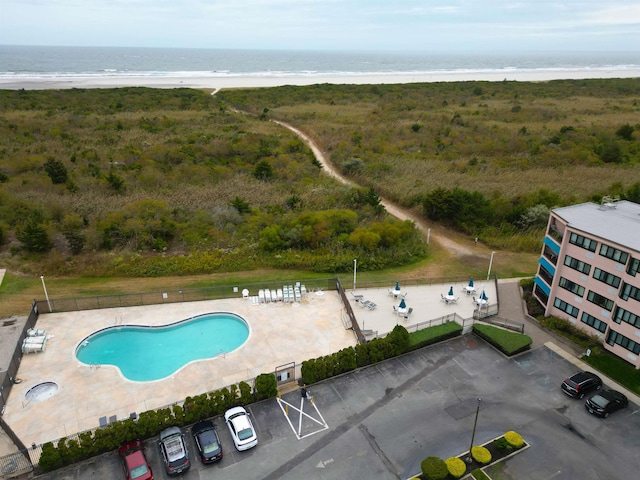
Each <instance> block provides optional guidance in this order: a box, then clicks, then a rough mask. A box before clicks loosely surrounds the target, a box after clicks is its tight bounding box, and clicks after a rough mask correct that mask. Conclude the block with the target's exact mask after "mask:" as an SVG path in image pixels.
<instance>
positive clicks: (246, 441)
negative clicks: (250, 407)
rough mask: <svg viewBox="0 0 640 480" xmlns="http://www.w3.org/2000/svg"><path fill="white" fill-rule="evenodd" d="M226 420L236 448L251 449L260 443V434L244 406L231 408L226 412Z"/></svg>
mask: <svg viewBox="0 0 640 480" xmlns="http://www.w3.org/2000/svg"><path fill="white" fill-rule="evenodd" d="M224 421H225V422H226V424H227V427H229V433H230V434H231V439H232V440H233V444H234V445H235V446H236V449H238V450H249V449H250V448H253V447H255V446H256V445H257V444H258V436H257V435H256V431H255V429H254V428H253V424H252V423H251V419H250V418H249V413H247V411H246V410H245V409H244V408H242V407H234V408H230V409H229V410H227V411H226V412H225V413H224Z"/></svg>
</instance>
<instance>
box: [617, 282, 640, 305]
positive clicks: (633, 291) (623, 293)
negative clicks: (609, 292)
mask: <svg viewBox="0 0 640 480" xmlns="http://www.w3.org/2000/svg"><path fill="white" fill-rule="evenodd" d="M620 298H621V299H623V300H629V299H630V298H633V299H634V300H637V301H639V302H640V290H639V289H638V288H636V287H634V286H633V285H629V284H628V283H626V282H622V288H621V289H620Z"/></svg>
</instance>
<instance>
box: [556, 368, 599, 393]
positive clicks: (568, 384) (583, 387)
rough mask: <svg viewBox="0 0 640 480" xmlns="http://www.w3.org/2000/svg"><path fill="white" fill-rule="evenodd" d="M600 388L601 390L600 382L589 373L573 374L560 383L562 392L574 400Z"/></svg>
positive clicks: (594, 375)
mask: <svg viewBox="0 0 640 480" xmlns="http://www.w3.org/2000/svg"><path fill="white" fill-rule="evenodd" d="M600 388H602V380H601V379H600V377H599V376H597V375H596V374H595V373H591V372H578V373H575V374H573V375H571V376H570V377H569V378H565V379H564V382H562V391H563V392H564V393H566V394H567V395H569V396H570V397H574V398H583V397H584V396H585V395H586V394H587V393H589V392H591V391H593V390H600Z"/></svg>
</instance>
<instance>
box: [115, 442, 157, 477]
mask: <svg viewBox="0 0 640 480" xmlns="http://www.w3.org/2000/svg"><path fill="white" fill-rule="evenodd" d="M118 455H119V456H120V460H121V461H122V468H124V476H125V478H126V479H127V480H153V472H152V471H151V467H150V466H149V463H148V462H147V459H146V458H145V456H144V449H143V447H142V442H140V440H134V441H133V442H129V443H125V444H124V445H122V446H121V447H120V448H119V449H118Z"/></svg>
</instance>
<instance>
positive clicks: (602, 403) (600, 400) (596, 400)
mask: <svg viewBox="0 0 640 480" xmlns="http://www.w3.org/2000/svg"><path fill="white" fill-rule="evenodd" d="M591 403H593V404H594V405H595V406H596V407H600V408H605V407H606V406H607V405H609V400H607V399H606V398H604V397H603V396H602V395H594V396H593V397H591Z"/></svg>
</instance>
